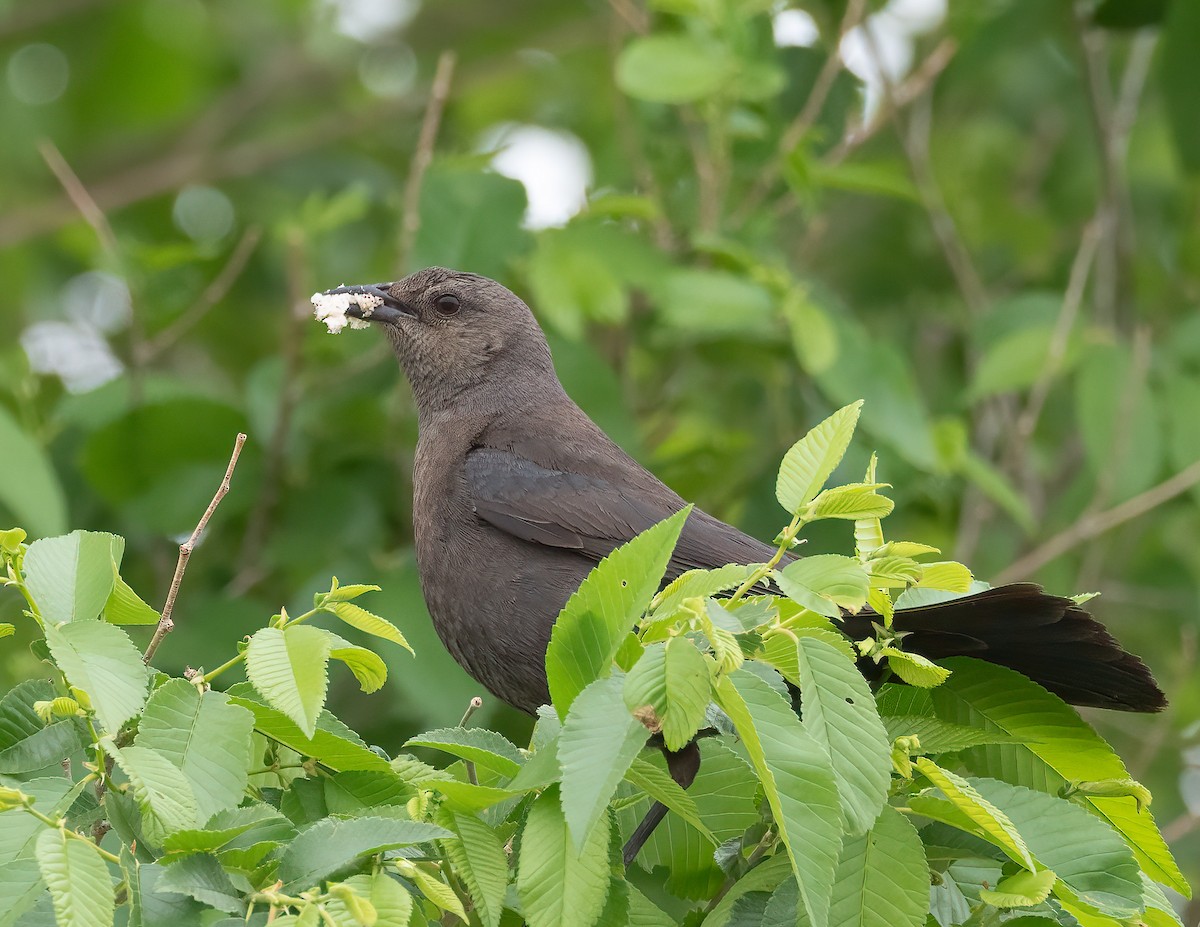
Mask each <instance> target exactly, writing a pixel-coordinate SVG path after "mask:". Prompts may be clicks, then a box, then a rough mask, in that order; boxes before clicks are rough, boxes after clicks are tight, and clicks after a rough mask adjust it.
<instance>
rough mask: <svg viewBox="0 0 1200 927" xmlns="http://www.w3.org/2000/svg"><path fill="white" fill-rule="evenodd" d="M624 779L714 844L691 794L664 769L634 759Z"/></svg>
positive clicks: (714, 841) (712, 837) (715, 842)
mask: <svg viewBox="0 0 1200 927" xmlns="http://www.w3.org/2000/svg"><path fill="white" fill-rule="evenodd" d="M702 767H703V764H702ZM702 772H703V768H702ZM625 780H626V781H627V782H628V783H629V784H630V785H632V786H635V787H636V788H639V789H641V790H642V791H643V792H645V793H646V794H647V795H649V796H650V797H651V798H652V799H654V800H655V801H657V802H661V803H662V804H664V805H666V806H667V808H668V809H670V811H671V812H672V813H673V814H677V815H679V818H680V820H683V821H686V822H687V823H688V824H689V825H691V826H692V827H694V828H695V829H696V830H697V831H699V832H700V833H701V834H702V835H703V836H704V837H706V838H707V839H708V841H709V842H710V843H711V844H713V846H716V844H717V840H716V838H715V837H714V836H713V835H712V833H711V831H709V829H708V825H707V824H705V823H704V821H703V820H702V819H701V817H700V812H699V810H698V809H697V808H696V802H695V801H694V800H693V798H692V796H691V795H690V794H689V793H688V792H685V791H684V790H683V789H682V788H680V786H679V784H678V783H677V782H676V781H675V780H674V779H672V778H671V776H670V774H669V773H667V772H666V771H665V770H662V769H659V768H658V767H657V766H655V765H653V764H652V763H648V762H646V761H645V760H641V759H635V760H634V761H633V762H632V763H631V764H630V766H629V769H627V770H626V771H625Z"/></svg>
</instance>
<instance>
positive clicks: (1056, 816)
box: [971, 779, 1142, 920]
mask: <svg viewBox="0 0 1200 927" xmlns="http://www.w3.org/2000/svg"><path fill="white" fill-rule="evenodd" d="M971 784H972V785H973V786H974V787H975V789H976V791H978V792H979V794H980V795H982V796H984V798H986V799H987V800H988V801H990V802H991V803H992V804H994V805H996V806H998V807H1001V808H1003V809H1004V813H1005V814H1007V815H1008V817H1009V819H1010V820H1011V821H1012V822H1013V824H1015V825H1016V827H1017V829H1018V830H1019V831H1020V832H1021V836H1022V837H1023V838H1024V839H1025V843H1026V845H1027V846H1028V847H1029V852H1030V853H1031V854H1032V855H1033V858H1034V859H1035V860H1037V862H1038V864H1039V865H1042V866H1045V867H1046V868H1047V869H1053V870H1054V872H1055V873H1056V874H1057V876H1058V878H1059V880H1060V881H1061V882H1062V884H1064V885H1066V887H1067V888H1068V889H1070V891H1071V894H1072V895H1073V896H1075V898H1078V900H1080V901H1082V902H1084V903H1085V904H1088V905H1090V906H1091V907H1093V908H1096V909H1097V910H1099V911H1101V912H1102V913H1104V914H1106V915H1108V916H1109V917H1113V918H1117V919H1119V920H1123V919H1125V918H1129V917H1133V916H1134V915H1136V914H1138V913H1139V912H1141V910H1142V884H1141V879H1140V878H1139V875H1138V864H1137V860H1135V859H1134V857H1133V852H1132V851H1131V850H1130V849H1129V847H1127V846H1126V845H1125V841H1123V840H1122V839H1121V837H1120V835H1119V834H1117V833H1116V832H1115V831H1114V830H1113V829H1112V828H1111V827H1109V826H1108V825H1107V824H1105V823H1104V822H1103V821H1101V820H1100V819H1099V818H1097V817H1096V816H1095V815H1092V814H1089V813H1088V812H1087V811H1086V810H1085V809H1083V808H1081V807H1079V806H1078V805H1076V804H1074V803H1073V802H1069V801H1064V800H1063V799H1061V798H1055V797H1054V796H1053V795H1047V794H1046V793H1045V792H1037V791H1034V790H1033V789H1027V788H1024V787H1023V786H1019V785H1011V784H1010V783H1008V782H1001V781H1000V780H998V779H974V780H972V781H971ZM1069 900H1070V899H1069Z"/></svg>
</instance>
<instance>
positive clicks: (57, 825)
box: [22, 803, 121, 866]
mask: <svg viewBox="0 0 1200 927" xmlns="http://www.w3.org/2000/svg"><path fill="white" fill-rule="evenodd" d="M22 807H24V809H25V811H26V812H27V813H29V814H31V815H33V816H34V817H35V818H37V819H38V820H39V821H41V822H42V823H43V824H45V825H46V826H47V827H53V828H54V829H55V830H57V831H61V832H62V833H63V834H64V835H65V836H67V837H70V838H71V839H72V840H81V841H83V842H84V843H86V844H87V845H88V846H90V847H91V848H92V849H93V850H95V851H96V852H97V853H99V854H100V855H101V856H102V857H104V858H105V859H106V860H108V861H109V862H110V863H115V864H117V865H118V866H119V865H120V864H121V859H120V857H118V856H114V855H113V854H112V853H109V852H108V850H105V849H101V848H100V847H98V846H96V844H94V843H92V841H90V840H89V839H88V838H87V837H85V836H83V834H80V833H78V832H76V831H73V830H71V829H70V828H69V827H67V826H66V825H65V824H64V823H63V822H62V821H56V820H54V819H53V818H52V817H49V816H48V815H45V814H42V813H41V812H40V811H38V810H37V809H36V808H34V807H33V806H32V805H30V804H28V803H26V804H25V805H23V806H22Z"/></svg>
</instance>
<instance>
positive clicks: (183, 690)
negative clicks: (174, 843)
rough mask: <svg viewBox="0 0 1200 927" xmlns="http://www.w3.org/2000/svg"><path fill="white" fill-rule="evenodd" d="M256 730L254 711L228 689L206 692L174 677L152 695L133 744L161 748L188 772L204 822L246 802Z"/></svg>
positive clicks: (198, 809) (181, 768)
mask: <svg viewBox="0 0 1200 927" xmlns="http://www.w3.org/2000/svg"><path fill="white" fill-rule="evenodd" d="M253 730H254V715H253V714H251V712H250V711H248V710H247V709H245V708H243V707H241V706H240V705H235V704H232V703H231V702H230V700H229V698H228V697H227V696H226V695H225V694H224V693H222V692H216V691H211V690H210V691H208V692H205V693H204V694H203V695H201V693H200V692H199V691H198V690H197V689H196V687H195V686H193V685H192V684H191V683H189V682H187V681H186V680H183V679H171V680H169V681H167V682H166V683H164V684H163V685H162V686H160V687H159V688H158V689H156V690H155V691H154V693H153V694H152V695H151V696H150V700H149V701H148V702H147V703H146V709H145V711H144V712H143V713H142V718H141V721H140V722H138V734H137V738H136V739H135V741H134V743H135V744H137V745H138V746H141V747H150V748H152V749H154V750H156V751H158V753H160V754H161V755H163V756H165V757H166V758H167V759H168V760H170V761H171V762H172V763H173V764H174V765H175V766H176V767H178V768H179V769H180V770H181V771H182V772H183V775H184V777H185V778H186V779H187V781H188V783H189V785H190V786H191V790H192V794H193V795H195V798H196V809H197V812H198V820H200V821H201V822H203V821H207V820H208V819H209V818H210V817H212V816H213V815H214V814H216V813H217V812H218V811H224V810H226V809H227V808H234V807H236V806H237V805H238V804H240V803H241V800H242V796H243V793H244V792H245V789H246V773H247V771H248V770H249V768H250V761H251V751H250V735H251V732H252V731H253Z"/></svg>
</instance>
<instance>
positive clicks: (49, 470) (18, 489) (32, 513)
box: [0, 406, 67, 536]
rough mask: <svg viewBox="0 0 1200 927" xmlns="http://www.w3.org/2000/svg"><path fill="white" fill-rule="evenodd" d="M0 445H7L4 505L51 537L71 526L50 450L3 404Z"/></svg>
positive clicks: (0, 496)
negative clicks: (41, 444) (46, 449)
mask: <svg viewBox="0 0 1200 927" xmlns="http://www.w3.org/2000/svg"><path fill="white" fill-rule="evenodd" d="M0 447H3V448H4V479H3V480H0V504H3V505H4V507H5V508H6V509H7V510H8V511H10V512H11V513H12V514H13V515H14V516H15V517H16V519H17V521H18V522H20V523H21V524H23V525H25V526H27V527H28V528H29V530H30V531H32V532H33V533H34V534H35V535H37V534H40V535H43V536H50V535H55V534H59V533H60V532H62V531H65V530H66V529H67V502H66V497H65V495H64V494H63V489H62V485H61V484H60V483H59V480H58V474H57V473H55V471H54V466H53V464H52V463H51V462H50V457H49V455H48V454H47V453H46V451H45V450H44V449H43V448H42V447H41V446H40V445H39V444H38V443H37V442H36V441H35V440H34V439H33V438H32V437H31V436H30V435H29V434H27V433H26V431H25V430H24V429H23V428H22V427H21V425H20V423H19V422H18V421H17V420H16V418H14V417H13V415H12V413H10V412H9V410H8V407H7V406H4V407H0Z"/></svg>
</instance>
